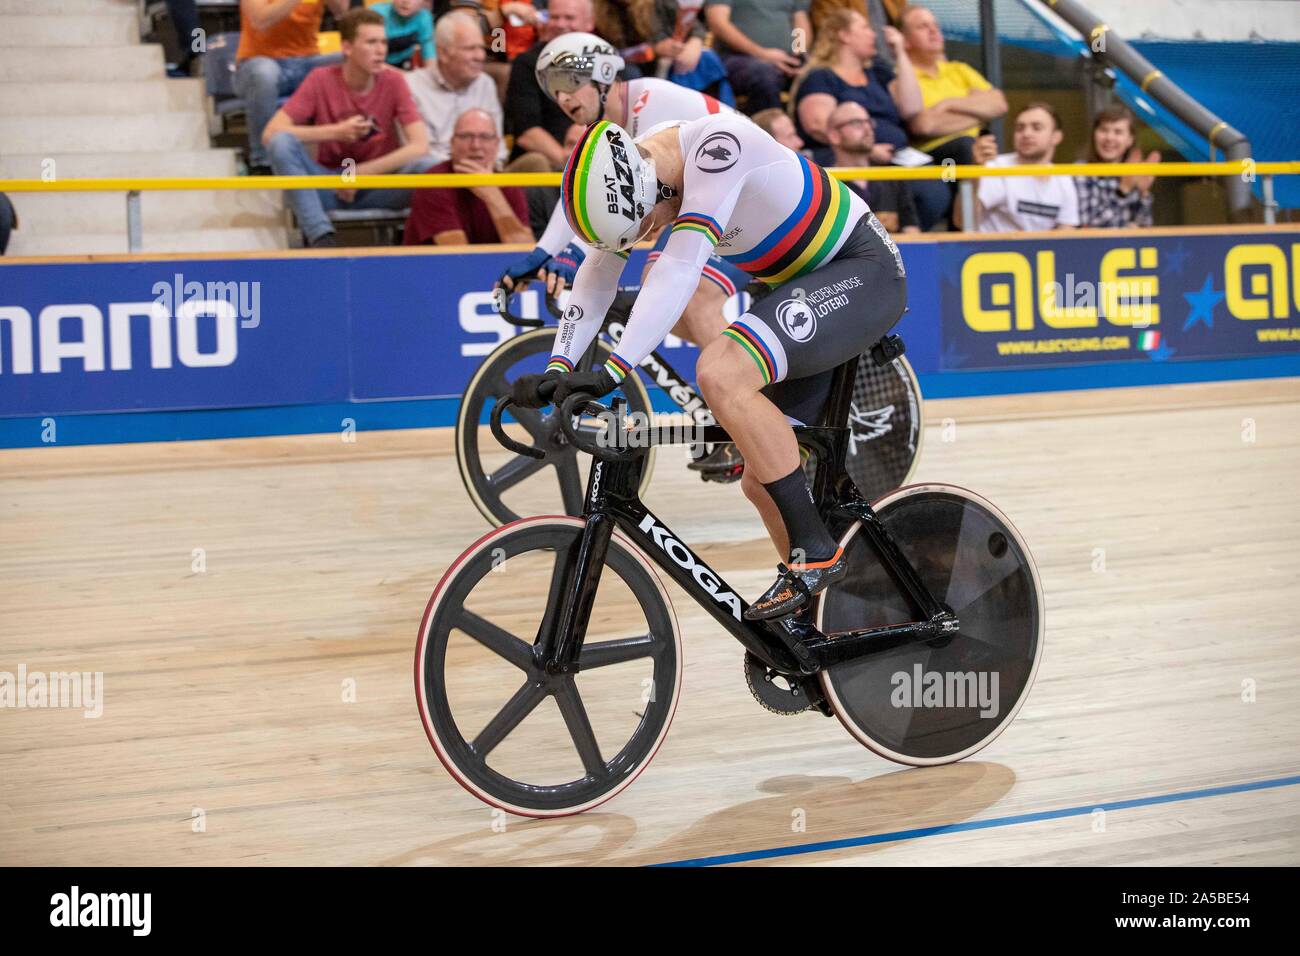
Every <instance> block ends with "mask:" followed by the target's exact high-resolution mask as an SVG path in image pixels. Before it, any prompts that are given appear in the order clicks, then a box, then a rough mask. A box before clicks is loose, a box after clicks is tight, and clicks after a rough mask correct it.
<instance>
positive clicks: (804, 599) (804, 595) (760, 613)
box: [745, 548, 849, 621]
mask: <svg viewBox="0 0 1300 956" xmlns="http://www.w3.org/2000/svg"><path fill="white" fill-rule="evenodd" d="M776 567H777V570H778V571H780V572H781V576H780V577H779V578H777V579H776V583H775V584H773V585H772V586H771V587H770V588H768V589H767V591H766V592H764V594H763V596H762V597H761V598H759V599H758V600H757V601H755V602H754V603H753V604H751V605H750V606H749V608H748V609H746V611H745V620H747V621H770V620H772V619H774V618H780V617H787V616H788V615H790V614H793V613H794V612H795V611H797V610H799V608H801V607H803V606H804V605H805V604H807V603H808V601H809V599H811V598H812V597H813V595H815V594H820V593H821V592H822V591H824V590H826V588H827V587H828V586H829V585H830V584H832V583H834V582H835V581H838V580H839V579H840V578H842V577H844V575H845V573H847V571H848V569H849V562H848V559H847V558H845V557H844V549H843V548H840V549H839V550H838V551H836V552H835V556H834V557H832V558H828V559H827V560H825V561H818V562H816V563H815V564H800V565H795V566H794V567H786V566H785V565H784V564H778V565H777V566H776Z"/></svg>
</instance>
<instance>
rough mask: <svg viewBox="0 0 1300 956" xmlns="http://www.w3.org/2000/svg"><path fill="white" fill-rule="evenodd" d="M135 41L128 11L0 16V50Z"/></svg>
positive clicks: (136, 31) (136, 30)
mask: <svg viewBox="0 0 1300 956" xmlns="http://www.w3.org/2000/svg"><path fill="white" fill-rule="evenodd" d="M33 6H35V4H33ZM29 12H30V11H29ZM139 37H140V20H139V18H138V17H136V15H135V13H134V12H132V11H131V10H129V9H126V10H121V11H117V12H111V11H110V12H100V11H95V12H91V13H78V14H76V15H75V16H54V15H51V14H49V13H41V14H40V15H37V16H23V15H14V14H9V13H0V49H5V48H10V47H88V46H120V45H123V44H131V43H135V42H136V41H137V40H138V39H139Z"/></svg>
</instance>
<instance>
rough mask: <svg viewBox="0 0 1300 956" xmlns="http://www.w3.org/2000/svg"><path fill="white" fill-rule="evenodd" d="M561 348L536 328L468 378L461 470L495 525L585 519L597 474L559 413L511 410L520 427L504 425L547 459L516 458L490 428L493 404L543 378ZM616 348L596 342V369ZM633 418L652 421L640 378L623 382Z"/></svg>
mask: <svg viewBox="0 0 1300 956" xmlns="http://www.w3.org/2000/svg"><path fill="white" fill-rule="evenodd" d="M554 342H555V329H553V328H544V329H533V330H532V331H529V332H525V333H524V334H523V335H518V336H515V337H514V338H512V339H510V340H509V341H506V342H503V343H502V344H501V345H500V346H498V347H497V349H496V350H495V351H494V352H493V353H492V354H491V355H489V356H488V357H487V358H486V359H485V360H484V361H483V364H482V365H481V366H479V369H478V371H477V372H475V373H474V377H473V378H472V379H470V382H469V385H468V386H467V387H466V389H465V395H464V397H463V398H462V399H461V403H460V413H459V415H458V416H457V417H456V464H457V465H458V466H459V468H460V478H461V481H462V482H463V483H464V485H465V490H466V491H467V492H469V496H470V500H472V501H473V502H474V507H476V508H477V509H478V510H479V513H480V514H482V515H483V517H484V518H486V519H487V520H488V521H490V522H491V523H492V524H493V525H497V526H500V525H503V524H506V523H508V522H511V521H517V520H519V518H520V517H521V513H522V514H538V513H543V512H563V513H565V514H570V515H580V514H582V495H583V489H585V488H586V486H587V472H588V470H589V469H590V467H591V462H590V460H585V461H584V460H583V459H585V458H586V456H579V455H578V453H577V450H576V449H575V448H574V447H573V446H572V445H571V444H569V442H568V440H567V439H566V438H565V437H564V433H563V432H562V431H561V430H560V425H559V421H558V420H557V418H556V412H555V409H554V408H545V409H538V410H534V409H527V408H512V409H511V410H510V415H511V416H513V418H514V420H515V421H514V423H513V424H509V425H507V426H506V430H507V431H508V432H510V433H511V436H512V437H514V438H516V439H518V440H519V441H522V442H525V443H527V444H530V445H534V446H536V447H538V448H541V449H542V450H544V451H545V452H546V457H545V458H544V459H542V460H540V461H539V460H537V459H535V458H527V457H525V456H523V455H516V454H514V453H513V452H511V451H508V450H507V449H505V448H502V447H501V446H500V445H499V444H497V442H496V440H495V439H494V438H493V437H492V435H491V434H490V433H489V432H488V430H487V429H486V428H483V427H480V426H482V424H483V423H484V422H485V421H486V420H487V419H486V416H487V414H488V413H490V412H491V410H492V405H493V404H494V403H495V402H496V400H497V399H498V398H500V397H502V396H503V395H508V394H510V385H511V383H512V382H513V381H514V380H515V379H516V378H518V377H519V376H520V375H524V374H528V373H537V372H541V371H542V370H543V369H544V368H545V367H546V361H547V359H548V358H549V357H550V354H551V346H552V345H553V344H554ZM610 352H611V347H610V345H609V343H608V342H606V341H604V340H603V339H598V340H597V343H596V358H595V362H596V365H601V364H604V362H605V360H606V359H607V358H608V357H609V355H610ZM623 394H624V395H625V396H626V397H627V400H628V413H629V414H630V413H632V412H641V413H643V414H647V415H648V414H650V396H649V395H648V394H647V393H646V389H645V384H644V383H643V382H642V381H641V378H640V377H639V376H637V375H629V376H628V377H627V378H626V379H624V380H623ZM654 454H655V449H654V448H650V449H647V451H646V462H645V468H644V471H643V473H642V476H641V493H642V494H645V492H646V490H647V488H648V487H649V485H650V477H651V474H652V473H653V471H654Z"/></svg>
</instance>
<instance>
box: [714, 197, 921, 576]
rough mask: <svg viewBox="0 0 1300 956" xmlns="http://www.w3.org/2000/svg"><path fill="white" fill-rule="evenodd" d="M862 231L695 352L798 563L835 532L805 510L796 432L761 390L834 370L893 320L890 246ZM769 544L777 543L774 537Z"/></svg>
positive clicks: (901, 298) (818, 554)
mask: <svg viewBox="0 0 1300 956" xmlns="http://www.w3.org/2000/svg"><path fill="white" fill-rule="evenodd" d="M864 221H865V220H864ZM856 231H857V230H855V232H856ZM869 233H870V230H867V231H866V232H863V233H862V234H860V235H859V236H855V237H854V238H855V239H859V240H860V241H859V242H857V243H854V247H855V248H854V253H853V254H852V255H849V256H845V257H842V258H839V259H836V260H835V261H833V262H831V263H829V264H827V265H824V266H822V267H821V268H819V269H817V270H816V271H815V272H813V273H810V274H809V275H806V276H803V277H802V278H800V279H799V280H797V281H795V282H791V283H788V284H787V285H786V286H785V287H783V288H781V289H779V290H777V291H776V292H775V293H774V294H772V295H770V296H768V297H767V298H765V299H763V300H762V301H761V302H759V303H757V304H756V305H755V306H754V308H753V309H752V310H751V311H750V312H748V313H746V314H745V315H744V316H742V317H741V319H739V320H737V321H736V322H734V323H732V325H731V326H729V327H728V329H727V330H726V332H725V334H724V335H723V337H722V338H720V339H719V340H718V341H717V342H715V343H714V344H713V345H710V346H709V347H708V348H707V349H706V350H705V353H704V354H703V355H701V357H700V373H699V378H700V385H701V389H702V390H703V391H704V395H705V398H706V399H707V400H708V402H709V406H710V408H711V409H712V410H713V412H714V414H715V415H716V416H717V418H718V420H719V421H720V422H722V424H723V425H724V426H726V428H727V430H728V432H729V433H730V434H731V436H732V437H733V438H734V439H735V440H736V443H737V445H738V446H739V447H740V450H741V453H742V454H744V456H745V459H746V468H747V470H748V471H751V472H752V477H753V478H754V479H756V480H757V481H758V482H760V483H761V484H762V485H763V487H764V490H765V491H766V492H767V493H768V494H769V495H770V496H771V497H772V498H773V499H774V501H775V503H776V505H777V510H778V511H779V512H780V514H781V516H782V519H783V523H784V525H785V527H786V530H787V535H788V539H789V546H790V548H791V549H792V551H798V552H800V553H801V555H802V556H803V561H801V562H800V563H803V562H804V561H807V562H811V563H818V561H819V560H824V559H825V558H826V557H827V556H826V555H825V554H823V553H822V552H825V551H826V550H827V549H828V548H830V549H831V550H833V540H832V539H831V538H830V535H829V533H828V532H827V531H826V529H825V526H824V525H823V524H822V523H821V521H820V519H819V518H817V519H815V521H814V520H813V519H811V518H810V517H809V515H810V513H811V514H813V515H815V508H813V507H812V504H811V501H810V500H808V499H807V484H806V482H805V481H804V480H803V476H802V472H801V470H800V469H799V457H798V448H797V444H796V442H795V439H794V433H793V431H792V430H791V428H790V426H789V425H788V424H787V422H786V418H785V415H784V414H782V412H781V411H780V409H778V408H777V406H776V405H774V404H773V403H772V402H771V401H770V400H769V399H768V398H767V397H765V396H764V395H762V394H761V393H760V389H761V388H762V387H764V386H766V385H768V384H769V383H771V382H779V381H782V380H784V379H786V378H792V379H798V378H805V377H809V376H814V375H817V374H819V373H821V372H825V371H827V370H829V369H832V368H834V367H835V366H836V365H838V364H840V363H841V362H844V361H846V360H848V359H849V358H851V357H852V356H854V355H858V354H861V353H862V352H863V351H865V350H866V349H867V348H868V347H869V346H870V345H871V344H873V343H874V342H876V341H877V340H878V339H879V338H880V337H881V336H883V335H884V334H885V333H886V332H888V330H889V329H890V328H891V327H892V326H893V325H894V323H896V322H897V321H898V319H899V317H900V316H901V315H902V312H903V307H904V305H905V302H906V283H905V281H904V280H903V278H902V276H901V274H900V273H899V269H898V263H897V260H896V259H895V258H894V256H893V255H892V251H891V250H889V249H887V247H886V246H885V244H884V243H883V242H882V241H879V240H876V239H873V238H872V236H871V235H870V234H869ZM745 362H748V364H749V366H750V367H749V368H748V369H746V368H745ZM760 500H761V499H760ZM768 517H769V516H767V515H765V520H767V519H768ZM774 543H775V544H776V545H777V546H778V547H780V546H781V543H782V542H781V540H780V538H779V537H778V536H774Z"/></svg>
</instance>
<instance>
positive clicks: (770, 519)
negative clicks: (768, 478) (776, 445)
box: [740, 371, 833, 560]
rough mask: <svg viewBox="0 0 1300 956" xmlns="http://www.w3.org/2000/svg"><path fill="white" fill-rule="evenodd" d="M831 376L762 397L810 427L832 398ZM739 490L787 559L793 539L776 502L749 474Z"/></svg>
mask: <svg viewBox="0 0 1300 956" xmlns="http://www.w3.org/2000/svg"><path fill="white" fill-rule="evenodd" d="M832 377H833V372H831V371H826V372H822V373H820V374H818V375H813V376H811V377H809V378H796V379H789V378H787V379H785V380H784V381H781V382H774V383H773V384H771V385H769V386H767V387H766V388H765V389H763V394H764V395H766V396H767V398H768V399H769V400H770V401H771V402H772V404H773V405H775V406H776V407H777V408H779V409H780V410H781V412H782V414H784V415H785V418H786V421H787V422H789V423H790V424H792V425H793V424H796V423H797V424H800V425H811V424H814V423H816V422H817V421H818V420H819V418H820V417H821V412H822V408H823V406H824V405H825V404H826V399H827V398H828V397H829V396H830V390H831V379H832ZM740 488H741V490H742V491H743V492H744V493H745V497H746V498H748V499H749V501H750V503H751V504H752V505H753V506H754V508H755V509H756V510H757V511H758V514H759V517H761V518H762V519H763V526H764V527H765V528H767V533H768V536H769V537H770V538H771V539H772V543H773V544H774V545H775V546H776V553H777V554H778V555H779V556H780V558H781V559H782V560H785V558H786V556H787V555H788V554H789V553H790V539H789V537H788V536H787V535H786V533H785V522H783V521H782V520H781V511H780V509H778V508H777V506H776V502H775V501H773V500H772V496H771V495H770V494H768V491H767V489H766V488H764V487H763V483H762V482H761V481H759V480H758V479H757V478H755V477H754V476H753V475H752V474H750V473H748V472H744V473H742V474H741V476H740Z"/></svg>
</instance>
